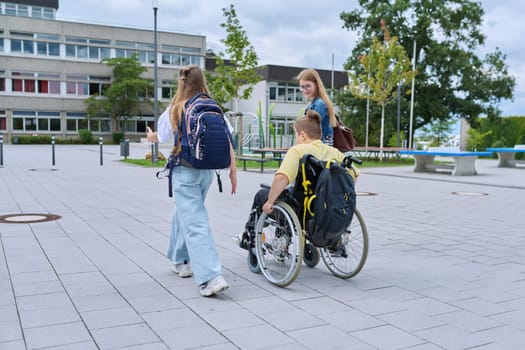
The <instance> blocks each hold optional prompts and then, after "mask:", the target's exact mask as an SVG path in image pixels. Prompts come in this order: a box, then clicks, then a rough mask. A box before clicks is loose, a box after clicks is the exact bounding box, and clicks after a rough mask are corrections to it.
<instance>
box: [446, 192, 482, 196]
mask: <svg viewBox="0 0 525 350" xmlns="http://www.w3.org/2000/svg"><path fill="white" fill-rule="evenodd" d="M452 194H455V195H456V196H474V197H475V196H488V195H489V194H488V193H483V192H452Z"/></svg>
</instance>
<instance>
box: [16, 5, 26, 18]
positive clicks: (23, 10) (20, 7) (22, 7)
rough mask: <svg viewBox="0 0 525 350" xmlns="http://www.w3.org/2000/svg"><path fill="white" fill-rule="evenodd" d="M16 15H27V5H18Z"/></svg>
mask: <svg viewBox="0 0 525 350" xmlns="http://www.w3.org/2000/svg"><path fill="white" fill-rule="evenodd" d="M17 15H18V16H21V17H29V7H28V6H27V5H18V13H17Z"/></svg>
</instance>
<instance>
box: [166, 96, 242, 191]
mask: <svg viewBox="0 0 525 350" xmlns="http://www.w3.org/2000/svg"><path fill="white" fill-rule="evenodd" d="M185 109H186V111H185V112H184V113H183V118H182V121H181V130H180V144H181V151H180V154H178V155H175V154H172V155H170V157H169V159H168V162H167V164H166V167H165V168H164V170H162V171H159V172H157V178H159V179H160V178H162V176H161V174H162V173H166V172H167V177H168V195H169V196H170V197H172V196H173V189H172V182H171V177H172V170H173V167H174V166H175V165H176V163H178V161H177V158H178V157H179V156H180V158H181V159H180V161H181V163H182V165H184V166H189V167H192V168H195V169H215V170H217V169H225V168H228V167H229V166H230V161H231V157H230V145H233V139H232V136H231V133H230V130H229V129H228V124H227V122H226V118H225V117H224V115H223V113H222V109H221V108H220V107H219V105H218V104H217V102H215V101H214V100H212V99H211V98H210V96H208V95H206V94H204V93H199V94H197V95H195V96H193V97H192V98H191V99H189V100H188V101H187V102H186V104H185ZM174 134H175V135H174V136H175V137H174V139H175V141H174V142H175V145H177V142H179V131H175V132H174ZM215 174H216V175H217V183H218V185H219V192H222V182H221V177H220V174H219V172H218V171H216V172H215Z"/></svg>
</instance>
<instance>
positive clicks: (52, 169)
mask: <svg viewBox="0 0 525 350" xmlns="http://www.w3.org/2000/svg"><path fill="white" fill-rule="evenodd" d="M57 170H58V169H54V168H40V169H35V168H33V169H29V171H57Z"/></svg>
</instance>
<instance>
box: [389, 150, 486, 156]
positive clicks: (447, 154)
mask: <svg viewBox="0 0 525 350" xmlns="http://www.w3.org/2000/svg"><path fill="white" fill-rule="evenodd" d="M399 154H415V155H427V156H444V157H472V156H480V157H490V156H491V155H492V153H491V152H469V151H460V152H439V151H437V152H435V151H417V150H414V151H410V150H409V151H399Z"/></svg>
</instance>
